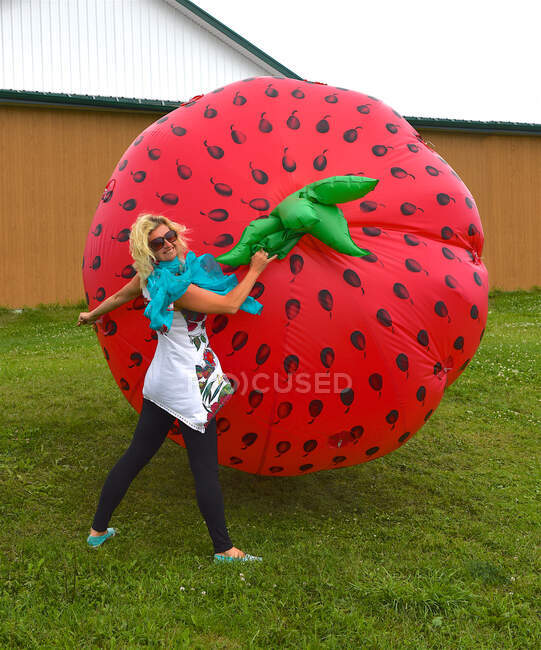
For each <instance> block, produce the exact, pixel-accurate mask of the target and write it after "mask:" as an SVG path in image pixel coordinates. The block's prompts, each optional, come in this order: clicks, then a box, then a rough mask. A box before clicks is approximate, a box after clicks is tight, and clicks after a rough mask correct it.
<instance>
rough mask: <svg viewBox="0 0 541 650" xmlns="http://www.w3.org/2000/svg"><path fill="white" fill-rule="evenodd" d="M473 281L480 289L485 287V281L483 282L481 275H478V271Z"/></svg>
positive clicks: (474, 274)
mask: <svg viewBox="0 0 541 650" xmlns="http://www.w3.org/2000/svg"><path fill="white" fill-rule="evenodd" d="M473 279H474V282H475V284H477V285H478V286H480V287H482V286H483V280H481V276H480V275H479V273H477V271H474V273H473Z"/></svg>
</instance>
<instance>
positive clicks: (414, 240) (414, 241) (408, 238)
mask: <svg viewBox="0 0 541 650" xmlns="http://www.w3.org/2000/svg"><path fill="white" fill-rule="evenodd" d="M404 241H405V242H406V244H407V245H408V246H419V244H420V243H421V242H420V240H419V238H418V237H416V236H415V235H404Z"/></svg>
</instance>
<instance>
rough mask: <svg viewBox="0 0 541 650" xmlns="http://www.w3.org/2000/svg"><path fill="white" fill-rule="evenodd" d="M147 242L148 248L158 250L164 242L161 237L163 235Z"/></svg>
mask: <svg viewBox="0 0 541 650" xmlns="http://www.w3.org/2000/svg"><path fill="white" fill-rule="evenodd" d="M148 243H149V246H150V248H151V249H152V250H153V251H159V250H160V248H161V247H162V246H163V244H164V239H163V237H156V239H153V240H152V241H150V242H148Z"/></svg>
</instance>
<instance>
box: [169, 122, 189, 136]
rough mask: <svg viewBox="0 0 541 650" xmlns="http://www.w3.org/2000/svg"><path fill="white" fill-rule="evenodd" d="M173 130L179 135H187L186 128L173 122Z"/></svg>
mask: <svg viewBox="0 0 541 650" xmlns="http://www.w3.org/2000/svg"><path fill="white" fill-rule="evenodd" d="M171 131H173V133H174V134H175V135H178V136H181V135H186V129H185V128H184V127H183V126H175V125H174V124H171Z"/></svg>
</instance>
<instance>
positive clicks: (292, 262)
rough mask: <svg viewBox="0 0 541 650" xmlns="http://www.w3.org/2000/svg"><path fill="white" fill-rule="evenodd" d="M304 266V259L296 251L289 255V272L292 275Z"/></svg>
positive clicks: (296, 273)
mask: <svg viewBox="0 0 541 650" xmlns="http://www.w3.org/2000/svg"><path fill="white" fill-rule="evenodd" d="M303 266H304V259H303V257H302V255H298V254H297V253H294V254H293V255H290V256H289V268H290V270H291V273H293V275H298V274H299V273H300V272H301V271H302V269H303Z"/></svg>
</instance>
